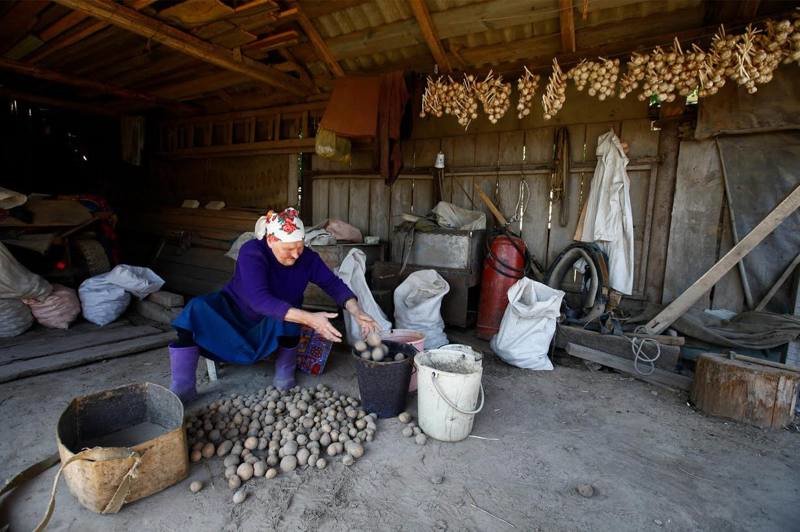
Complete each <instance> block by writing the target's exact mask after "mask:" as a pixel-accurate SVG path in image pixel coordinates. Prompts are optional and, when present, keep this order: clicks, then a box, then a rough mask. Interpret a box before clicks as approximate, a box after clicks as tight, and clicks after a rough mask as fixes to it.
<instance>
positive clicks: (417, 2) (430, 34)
mask: <svg viewBox="0 0 800 532" xmlns="http://www.w3.org/2000/svg"><path fill="white" fill-rule="evenodd" d="M562 1H563V0H562ZM409 6H410V7H411V11H412V12H413V13H414V18H416V19H417V24H418V25H419V30H420V31H421V32H422V38H423V39H425V43H426V44H427V45H428V48H429V49H430V51H431V54H432V55H433V59H434V60H435V61H436V64H437V65H439V70H440V71H442V72H444V73H447V72H450V71H452V70H453V69H452V67H451V66H450V60H449V59H448V58H447V54H446V53H445V52H444V48H443V47H442V41H440V40H439V35H438V34H437V33H436V27H435V26H434V25H433V20H432V19H431V13H430V11H428V5H427V4H426V3H425V0H409Z"/></svg>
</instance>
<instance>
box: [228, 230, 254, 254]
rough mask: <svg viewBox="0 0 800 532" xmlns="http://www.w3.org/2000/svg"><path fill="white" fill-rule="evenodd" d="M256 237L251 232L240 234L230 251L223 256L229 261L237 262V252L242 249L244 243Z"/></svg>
mask: <svg viewBox="0 0 800 532" xmlns="http://www.w3.org/2000/svg"><path fill="white" fill-rule="evenodd" d="M255 237H256V234H255V233H254V232H253V231H248V232H247V233H242V234H241V235H239V237H238V238H237V239H236V241H235V242H234V243H233V244H232V245H231V249H229V250H228V252H227V253H225V256H226V257H228V258H229V259H233V260H238V259H239V250H240V249H242V246H244V245H245V244H246V243H248V242H250V241H251V240H253V239H254V238H255Z"/></svg>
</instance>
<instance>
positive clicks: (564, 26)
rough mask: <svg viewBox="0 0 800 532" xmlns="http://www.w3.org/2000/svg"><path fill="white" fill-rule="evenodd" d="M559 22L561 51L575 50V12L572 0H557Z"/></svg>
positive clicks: (572, 51) (569, 51) (571, 51)
mask: <svg viewBox="0 0 800 532" xmlns="http://www.w3.org/2000/svg"><path fill="white" fill-rule="evenodd" d="M558 4H559V8H560V11H559V22H560V24H561V51H562V52H564V53H565V54H569V53H574V52H575V13H574V10H573V9H572V0H559V1H558Z"/></svg>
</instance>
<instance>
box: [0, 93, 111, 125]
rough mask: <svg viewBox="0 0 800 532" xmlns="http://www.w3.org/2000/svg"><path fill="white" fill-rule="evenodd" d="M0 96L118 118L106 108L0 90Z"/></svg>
mask: <svg viewBox="0 0 800 532" xmlns="http://www.w3.org/2000/svg"><path fill="white" fill-rule="evenodd" d="M0 96H2V97H4V98H10V99H14V100H22V101H25V102H30V103H38V104H42V105H47V106H51V107H57V108H59V109H69V110H70V111H78V112H81V113H87V114H91V115H101V116H109V117H113V118H118V117H119V115H120V113H118V112H117V111H114V110H113V109H109V108H108V107H107V106H98V105H90V104H85V103H79V102H70V101H67V100H61V99H59V98H50V97H49V96H40V95H38V94H31V93H28V92H20V91H15V90H8V89H0Z"/></svg>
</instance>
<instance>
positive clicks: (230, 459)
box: [222, 454, 242, 467]
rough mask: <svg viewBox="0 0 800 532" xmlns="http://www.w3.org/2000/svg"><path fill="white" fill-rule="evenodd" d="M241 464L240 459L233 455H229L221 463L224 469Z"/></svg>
mask: <svg viewBox="0 0 800 532" xmlns="http://www.w3.org/2000/svg"><path fill="white" fill-rule="evenodd" d="M241 462H242V460H241V458H239V457H238V456H236V455H235V454H231V455H228V456H226V457H225V460H223V461H222V464H223V465H224V466H225V467H230V466H238V465H239V464H240V463H241Z"/></svg>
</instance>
